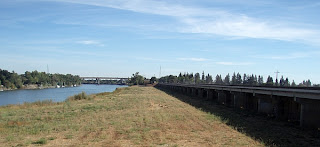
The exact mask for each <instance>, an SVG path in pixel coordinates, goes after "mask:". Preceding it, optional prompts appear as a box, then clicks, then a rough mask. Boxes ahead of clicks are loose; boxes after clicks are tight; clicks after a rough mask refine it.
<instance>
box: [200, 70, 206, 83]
mask: <svg viewBox="0 0 320 147" xmlns="http://www.w3.org/2000/svg"><path fill="white" fill-rule="evenodd" d="M201 83H205V75H204V71H202V76H201Z"/></svg>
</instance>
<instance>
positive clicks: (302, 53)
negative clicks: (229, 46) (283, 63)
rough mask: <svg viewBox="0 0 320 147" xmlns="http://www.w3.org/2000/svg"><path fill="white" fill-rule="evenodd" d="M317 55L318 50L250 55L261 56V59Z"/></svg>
mask: <svg viewBox="0 0 320 147" xmlns="http://www.w3.org/2000/svg"><path fill="white" fill-rule="evenodd" d="M319 55H320V52H319V51H310V52H294V53H288V54H285V55H255V56H252V57H254V58H261V59H274V60H290V59H300V58H310V57H318V56H319Z"/></svg>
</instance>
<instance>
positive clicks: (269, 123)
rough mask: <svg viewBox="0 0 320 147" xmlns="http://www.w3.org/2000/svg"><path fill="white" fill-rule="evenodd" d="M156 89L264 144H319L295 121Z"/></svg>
mask: <svg viewBox="0 0 320 147" xmlns="http://www.w3.org/2000/svg"><path fill="white" fill-rule="evenodd" d="M158 89H159V90H161V91H164V92H165V93H167V94H169V95H171V96H173V97H175V98H177V99H179V100H181V101H183V102H185V103H188V104H190V105H192V106H194V107H196V108H198V109H201V110H202V111H205V112H207V113H211V114H212V115H215V116H218V117H220V118H221V119H222V121H223V122H225V123H226V124H227V125H229V126H231V127H232V128H234V129H235V130H237V131H239V132H241V133H243V134H246V135H247V136H250V137H251V138H253V139H255V140H259V141H260V142H261V143H263V144H264V145H266V146H320V131H312V130H305V129H301V128H300V127H299V126H298V125H297V124H292V123H288V122H281V121H277V120H274V119H273V118H268V117H266V116H264V115H261V114H257V113H255V112H249V111H246V110H242V109H235V108H229V107H226V106H224V105H218V104H216V103H214V102H213V101H212V100H211V101H210V100H205V99H204V98H203V99H201V98H198V97H192V96H186V95H183V94H181V93H177V92H173V91H168V90H165V89H160V88H158Z"/></svg>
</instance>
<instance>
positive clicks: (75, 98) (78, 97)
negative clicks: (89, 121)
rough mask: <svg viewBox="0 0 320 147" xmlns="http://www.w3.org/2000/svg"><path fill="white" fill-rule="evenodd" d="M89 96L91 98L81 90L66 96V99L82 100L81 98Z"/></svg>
mask: <svg viewBox="0 0 320 147" xmlns="http://www.w3.org/2000/svg"><path fill="white" fill-rule="evenodd" d="M90 98H91V97H90V96H88V95H87V94H86V93H85V92H83V91H82V92H81V93H79V94H76V95H74V96H70V97H68V98H67V99H66V101H70V100H71V101H74V100H83V99H90Z"/></svg>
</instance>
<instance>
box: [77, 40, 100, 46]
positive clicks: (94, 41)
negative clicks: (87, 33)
mask: <svg viewBox="0 0 320 147" xmlns="http://www.w3.org/2000/svg"><path fill="white" fill-rule="evenodd" d="M76 43H79V44H84V45H98V46H105V45H104V44H103V43H101V42H99V41H96V40H81V41H77V42H76Z"/></svg>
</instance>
